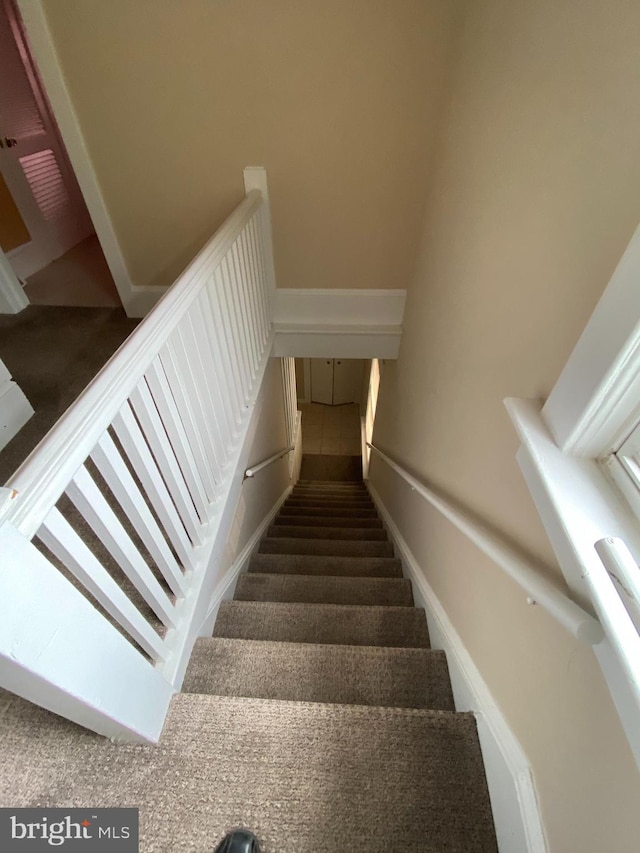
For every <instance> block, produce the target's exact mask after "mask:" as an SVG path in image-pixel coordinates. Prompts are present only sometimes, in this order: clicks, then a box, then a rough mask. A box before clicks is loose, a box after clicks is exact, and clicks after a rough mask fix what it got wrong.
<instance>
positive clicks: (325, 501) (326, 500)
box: [287, 495, 375, 509]
mask: <svg viewBox="0 0 640 853" xmlns="http://www.w3.org/2000/svg"><path fill="white" fill-rule="evenodd" d="M287 503H288V504H290V505H291V506H326V507H329V508H331V507H335V508H339V507H341V506H344V507H348V506H350V507H353V508H354V509H375V505H374V503H373V501H372V500H371V498H366V497H342V496H340V497H338V496H337V495H305V496H302V495H290V496H289V497H288V498H287Z"/></svg>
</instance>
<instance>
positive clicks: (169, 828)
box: [0, 468, 497, 853]
mask: <svg viewBox="0 0 640 853" xmlns="http://www.w3.org/2000/svg"><path fill="white" fill-rule="evenodd" d="M303 470H304V468H303ZM0 805H1V806H14V807H15V806H35V805H39V806H93V807H100V806H115V805H121V806H137V807H139V809H140V829H141V838H140V850H141V851H142V853H145V851H151V850H153V851H167V853H169V851H171V853H176V851H211V850H212V849H213V847H214V844H215V842H216V840H218V839H219V838H220V837H222V835H223V834H224V833H225V831H227V830H229V829H230V828H232V827H234V826H247V827H249V828H251V829H252V830H253V831H255V832H256V833H257V835H258V836H259V838H260V839H261V842H262V845H263V850H264V851H265V853H287V851H290V853H311V851H313V853H319V851H327V853H328V851H331V853H335V851H363V853H365V851H366V853H371V852H372V851H403V853H404V851H428V853H443V851H448V853H456V851H457V853H473V851H478V852H480V851H482V853H488V852H489V851H496V849H497V847H496V841H495V834H494V829H493V823H492V817H491V809H490V805H489V799H488V793H487V787H486V782H485V778H484V770H483V765H482V757H481V754H480V748H479V744H478V737H477V732H476V724H475V719H474V717H473V716H472V715H471V714H468V713H456V712H455V710H454V707H453V699H452V694H451V686H450V683H449V677H448V671H447V663H446V660H445V657H444V653H443V652H439V651H433V650H431V649H430V648H429V636H428V632H427V624H426V621H425V616H424V612H423V611H422V610H421V609H418V608H415V607H414V606H413V598H412V591H411V584H410V582H409V581H408V580H406V579H404V578H403V577H402V571H401V566H400V561H399V560H397V559H395V558H394V556H393V547H392V545H391V543H390V542H389V541H388V538H387V534H386V531H385V530H384V529H383V528H382V525H381V522H380V520H379V518H378V516H377V513H376V511H375V508H374V506H373V503H372V501H371V499H370V497H369V494H368V492H367V490H366V488H365V486H364V484H363V483H362V482H324V481H311V480H308V481H300V482H299V483H298V485H297V486H296V487H295V489H294V490H293V492H292V493H291V496H290V497H289V499H288V500H287V501H286V503H285V504H284V506H283V508H282V510H281V512H280V514H279V515H278V517H277V519H276V521H275V524H273V526H271V527H270V528H269V530H268V533H267V536H266V537H265V538H264V539H263V541H262V542H261V544H260V547H259V550H258V553H256V554H255V555H254V556H253V557H252V559H251V562H250V566H249V571H248V572H247V573H245V574H243V575H241V576H240V579H239V581H238V584H237V587H236V592H235V597H234V599H233V601H226V602H224V603H223V604H222V605H221V607H220V609H219V612H218V616H217V620H216V623H215V627H214V632H213V637H209V638H201V639H199V640H197V641H196V644H195V647H194V650H193V654H192V657H191V661H190V664H189V668H188V671H187V674H186V677H185V681H184V684H183V692H182V693H180V694H176V695H175V696H174V697H173V699H172V702H171V707H170V710H169V715H168V717H167V721H166V723H165V726H164V729H163V733H162V737H161V739H160V742H159V744H158V745H157V746H145V745H124V744H113V743H110V742H109V741H107V740H105V739H104V738H100V737H98V736H97V735H95V734H93V733H92V732H90V731H87V730H86V729H82V728H80V727H78V726H76V725H74V724H73V723H71V722H69V721H67V720H64V719H62V718H61V717H57V716H55V715H53V714H50V713H48V712H47V711H44V710H43V709H41V708H39V707H37V706H35V705H32V704H30V703H28V702H26V701H24V700H23V699H20V698H19V697H17V696H13V695H12V694H9V693H5V694H2V695H0Z"/></svg>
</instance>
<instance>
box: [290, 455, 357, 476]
mask: <svg viewBox="0 0 640 853" xmlns="http://www.w3.org/2000/svg"><path fill="white" fill-rule="evenodd" d="M300 479H302V480H324V481H325V482H326V481H327V480H340V481H342V482H343V483H344V482H357V483H359V482H362V457H361V456H330V455H328V454H322V455H321V454H319V453H305V454H304V455H303V457H302V468H301V469H300Z"/></svg>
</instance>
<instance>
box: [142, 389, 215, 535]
mask: <svg viewBox="0 0 640 853" xmlns="http://www.w3.org/2000/svg"><path fill="white" fill-rule="evenodd" d="M130 399H131V405H132V406H133V411H134V412H135V414H136V417H137V418H138V421H139V422H140V426H141V427H142V431H143V433H144V436H145V438H146V439H147V442H148V443H149V447H150V448H151V452H152V453H153V455H154V457H155V458H156V460H157V462H158V467H159V468H160V471H161V472H162V476H163V478H164V480H165V482H166V484H167V486H168V488H169V493H170V494H171V498H172V500H173V502H174V503H175V505H176V508H177V510H178V512H179V513H180V518H181V519H182V523H183V524H184V526H185V528H186V531H187V533H188V534H189V537H190V538H191V541H192V542H193V543H194V544H196V545H200V544H202V536H201V532H200V523H201V522H200V519H199V518H198V515H197V513H196V510H195V507H194V505H193V501H192V500H191V495H190V494H189V490H188V489H187V486H186V483H185V481H184V477H183V475H182V471H181V470H180V466H179V465H178V462H177V461H176V457H175V454H174V452H173V448H172V447H171V444H170V443H169V439H168V438H167V434H166V432H165V429H164V426H163V425H162V421H161V420H160V416H159V415H158V410H157V409H156V407H155V403H154V402H153V398H152V396H151V393H150V391H149V388H148V386H147V383H146V381H144V380H143V381H142V382H139V383H138V385H137V387H136V389H135V390H134V391H133V392H132V394H131V398H130Z"/></svg>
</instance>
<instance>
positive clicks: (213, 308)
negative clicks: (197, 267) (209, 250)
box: [202, 275, 244, 440]
mask: <svg viewBox="0 0 640 853" xmlns="http://www.w3.org/2000/svg"><path fill="white" fill-rule="evenodd" d="M219 286H220V285H219V282H217V280H216V276H215V275H214V276H212V278H211V279H210V281H209V282H208V283H207V286H206V288H205V292H204V294H203V296H204V299H203V305H202V311H203V316H204V317H205V323H206V325H207V326H208V327H209V328H210V329H211V333H210V340H211V346H212V349H213V358H214V362H215V363H216V364H217V365H219V367H220V369H221V370H222V372H223V376H224V387H225V390H226V393H227V395H228V397H229V401H230V410H231V418H232V420H233V424H234V428H233V436H234V440H235V439H236V437H237V435H238V430H239V428H240V426H241V424H242V414H243V408H244V400H243V392H242V387H241V382H240V377H239V375H238V362H237V361H236V355H235V348H234V341H233V340H232V339H231V337H230V334H229V329H228V327H227V326H226V325H225V323H224V322H223V320H222V314H221V301H220V299H219V298H217V292H216V291H217V288H218V287H219Z"/></svg>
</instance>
